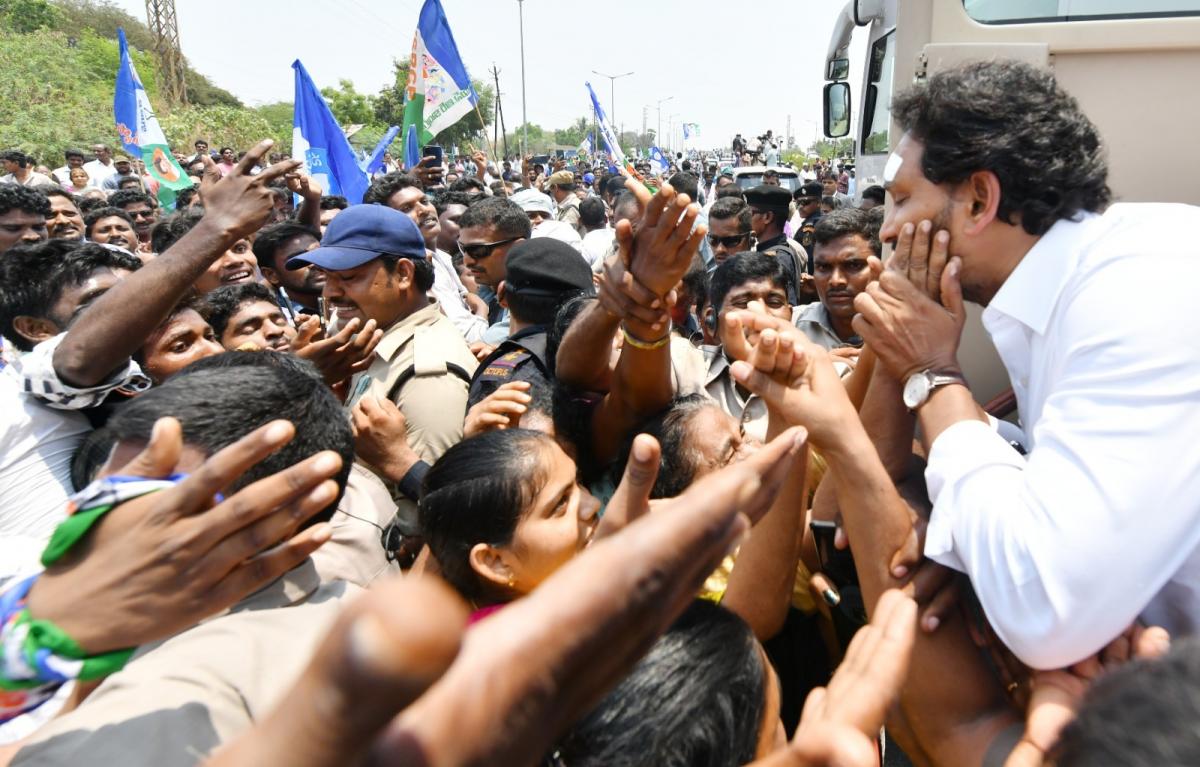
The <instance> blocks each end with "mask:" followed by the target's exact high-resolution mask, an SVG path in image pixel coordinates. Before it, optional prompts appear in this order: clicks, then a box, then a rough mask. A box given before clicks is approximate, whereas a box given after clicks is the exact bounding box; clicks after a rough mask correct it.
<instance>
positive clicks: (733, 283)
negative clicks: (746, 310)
mask: <svg viewBox="0 0 1200 767" xmlns="http://www.w3.org/2000/svg"><path fill="white" fill-rule="evenodd" d="M751 280H770V281H771V284H772V285H775V286H776V287H779V288H784V289H785V290H786V289H787V282H788V278H787V272H785V271H784V270H783V264H782V263H780V261H779V259H778V258H776V257H775V256H768V255H767V254H765V253H759V252H758V251H755V250H747V251H745V252H742V253H737V254H735V255H732V256H730V257H729V258H728V259H726V260H725V262H724V263H723V264H721V265H720V266H718V267H717V268H716V270H715V271H714V272H713V274H712V279H711V280H710V281H709V287H708V303H709V305H710V306H712V308H713V311H714V312H715V313H717V314H720V313H721V308H722V307H723V306H724V305H725V297H726V296H728V295H729V291H731V290H733V289H734V288H736V287H737V286H738V285H744V284H746V283H747V282H750V281H751Z"/></svg>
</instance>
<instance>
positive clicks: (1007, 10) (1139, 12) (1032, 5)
mask: <svg viewBox="0 0 1200 767" xmlns="http://www.w3.org/2000/svg"><path fill="white" fill-rule="evenodd" d="M963 7H964V8H966V10H967V15H968V16H970V17H971V18H972V19H974V20H975V21H979V22H982V23H984V24H1020V23H1022V22H1039V21H1090V20H1093V19H1128V18H1137V17H1156V16H1196V15H1200V0H963Z"/></svg>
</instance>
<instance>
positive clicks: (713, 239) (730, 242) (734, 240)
mask: <svg viewBox="0 0 1200 767" xmlns="http://www.w3.org/2000/svg"><path fill="white" fill-rule="evenodd" d="M749 236H750V232H742V233H741V234H735V235H732V236H730V237H718V236H717V235H715V234H710V235H708V244H709V245H712V246H713V247H714V248H715V247H717V246H718V245H724V246H725V247H727V248H732V247H734V246H736V245H737V244H738V243H740V242H742V241H743V240H745V239H746V238H747V237H749Z"/></svg>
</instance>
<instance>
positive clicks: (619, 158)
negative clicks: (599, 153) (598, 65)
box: [584, 83, 628, 165]
mask: <svg viewBox="0 0 1200 767" xmlns="http://www.w3.org/2000/svg"><path fill="white" fill-rule="evenodd" d="M584 85H586V86H587V89H588V95H590V96H591V97H592V109H593V110H595V112H596V122H597V123H599V124H600V135H601V136H603V137H604V145H605V146H606V147H608V154H609V156H610V157H612V159H613V161H614V162H615V163H616V164H618V165H626V164H627V163H628V160H627V159H626V158H625V152H623V151H621V142H620V141H618V140H617V134H616V132H615V131H614V130H613V129H612V126H611V125H609V124H608V116H607V115H605V114H604V107H602V106H600V100H599V99H597V98H596V91H594V90H592V84H591V83H584Z"/></svg>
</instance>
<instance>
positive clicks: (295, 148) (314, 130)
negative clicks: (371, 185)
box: [292, 59, 368, 205]
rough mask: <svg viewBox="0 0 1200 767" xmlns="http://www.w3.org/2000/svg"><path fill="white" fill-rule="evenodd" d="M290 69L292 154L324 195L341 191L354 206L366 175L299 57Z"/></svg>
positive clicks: (364, 187)
mask: <svg viewBox="0 0 1200 767" xmlns="http://www.w3.org/2000/svg"><path fill="white" fill-rule="evenodd" d="M292 69H294V70H296V101H295V112H294V116H293V118H292V157H294V158H296V159H297V160H303V161H304V172H305V173H307V174H308V175H310V176H312V177H313V178H314V179H316V181H317V183H318V184H320V185H321V189H322V190H324V192H325V194H340V195H341V196H343V197H345V198H346V199H347V200H349V201H350V204H351V205H357V204H359V203H360V202H362V198H363V194H364V193H365V192H366V191H367V184H368V181H367V174H366V172H364V171H363V169H362V168H361V167H360V166H359V164H358V158H357V157H355V156H354V149H352V148H351V146H350V141H349V139H347V138H346V134H345V133H343V132H342V129H341V126H339V125H338V122H337V120H336V119H334V116H333V112H331V111H329V105H328V104H326V103H325V99H324V97H322V96H321V92H320V91H319V90H317V85H316V83H314V82H313V81H312V78H311V77H309V75H308V70H307V69H305V68H304V65H303V64H301V63H300V59H296V60H295V61H293V62H292Z"/></svg>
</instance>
